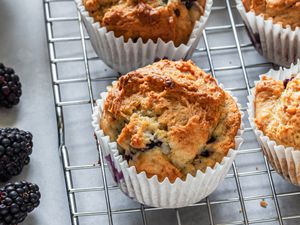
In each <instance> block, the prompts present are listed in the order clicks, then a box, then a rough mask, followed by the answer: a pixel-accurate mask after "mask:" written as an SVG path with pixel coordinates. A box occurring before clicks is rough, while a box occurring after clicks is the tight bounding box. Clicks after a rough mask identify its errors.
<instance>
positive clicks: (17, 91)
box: [0, 63, 22, 108]
mask: <svg viewBox="0 0 300 225" xmlns="http://www.w3.org/2000/svg"><path fill="white" fill-rule="evenodd" d="M21 86H22V85H21V83H20V80H19V76H18V75H16V74H15V71H14V70H13V69H12V68H9V67H5V66H4V65H3V63H0V106H3V107H6V108H11V107H12V106H13V105H17V104H18V103H19V101H20V97H21V95H22V89H21Z"/></svg>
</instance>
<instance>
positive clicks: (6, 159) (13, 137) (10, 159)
mask: <svg viewBox="0 0 300 225" xmlns="http://www.w3.org/2000/svg"><path fill="white" fill-rule="evenodd" d="M32 146H33V143H32V134H31V133H30V132H27V131H23V130H19V129H17V128H0V181H7V180H9V179H10V178H11V177H12V176H16V175H18V174H20V173H21V171H22V169H23V167H24V165H27V164H28V163H29V155H30V154H31V153H32ZM0 225H1V223H0Z"/></svg>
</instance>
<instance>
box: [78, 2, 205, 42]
mask: <svg viewBox="0 0 300 225" xmlns="http://www.w3.org/2000/svg"><path fill="white" fill-rule="evenodd" d="M82 1H83V4H84V6H85V8H86V10H87V11H88V12H89V14H90V16H91V17H93V18H94V19H95V21H98V22H99V23H100V25H101V26H102V27H106V28H107V30H108V31H113V32H114V34H115V36H116V37H120V36H123V37H124V39H125V41H128V39H129V38H131V39H132V40H133V41H136V40H137V39H138V38H140V37H141V38H142V39H143V42H147V41H148V40H149V39H151V40H153V41H154V42H156V41H157V39H158V38H161V39H162V40H163V41H165V42H168V41H173V42H174V43H175V46H179V45H180V44H182V43H183V44H186V43H187V42H188V40H189V37H190V34H191V33H192V30H193V28H194V24H195V22H196V20H198V19H199V18H200V16H201V15H203V13H204V8H205V0H82Z"/></svg>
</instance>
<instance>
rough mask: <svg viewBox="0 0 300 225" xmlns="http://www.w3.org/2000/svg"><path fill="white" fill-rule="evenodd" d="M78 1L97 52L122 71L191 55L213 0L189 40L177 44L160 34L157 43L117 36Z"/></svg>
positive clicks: (115, 68)
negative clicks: (165, 40)
mask: <svg viewBox="0 0 300 225" xmlns="http://www.w3.org/2000/svg"><path fill="white" fill-rule="evenodd" d="M75 2H76V4H77V8H78V10H79V12H80V14H81V17H82V20H83V23H84V25H85V27H86V30H87V32H88V34H89V36H90V40H91V43H92V46H93V48H94V50H95V52H96V54H97V55H98V56H99V58H100V59H101V60H103V61H104V62H105V63H106V64H107V65H108V66H109V67H111V68H113V69H114V70H116V71H118V72H120V73H122V74H125V73H127V72H129V71H132V70H134V69H137V68H140V67H143V66H146V65H148V64H151V63H153V62H154V61H155V60H157V59H162V58H168V59H171V60H179V59H189V58H190V57H191V55H192V54H193V52H194V50H195V49H196V47H197V45H198V42H199V40H200V37H201V34H202V31H203V29H204V26H205V24H206V21H207V19H208V16H209V14H210V12H211V7H212V4H213V0H207V1H206V5H205V12H204V14H203V16H201V18H200V20H199V21H197V22H196V23H195V26H194V29H193V32H192V34H191V36H190V39H189V41H188V43H187V44H181V45H180V46H178V47H176V46H175V45H174V42H173V41H169V42H164V41H163V40H161V39H160V38H159V39H158V40H157V43H154V42H153V41H152V40H148V41H147V42H146V43H143V40H142V39H141V38H139V39H138V40H137V41H136V42H133V41H132V39H129V40H128V41H127V42H125V41H124V37H123V36H121V37H116V36H115V35H114V32H113V31H109V32H108V31H107V29H106V28H105V27H100V24H99V22H97V21H94V18H92V17H90V16H89V13H88V12H87V11H86V10H85V8H84V6H83V4H82V0H75ZM149 32H151V31H149ZM166 32H168V31H166Z"/></svg>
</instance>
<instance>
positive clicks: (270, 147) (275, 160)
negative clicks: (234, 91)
mask: <svg viewBox="0 0 300 225" xmlns="http://www.w3.org/2000/svg"><path fill="white" fill-rule="evenodd" d="M299 72H300V60H298V63H297V64H296V65H291V68H290V69H283V68H280V69H279V70H270V71H269V72H268V73H267V74H265V75H267V76H269V77H272V78H273V79H275V80H285V79H289V78H291V75H292V74H297V73H299ZM261 76H262V75H261ZM261 76H260V79H261ZM257 83H258V81H257V82H255V86H256V84H257ZM248 100H249V103H248V114H249V121H250V124H251V127H252V128H253V131H254V133H255V135H256V137H257V140H258V142H259V143H260V145H261V147H262V150H263V153H264V155H265V156H266V157H267V159H268V161H269V163H270V164H271V166H272V167H273V168H274V169H275V170H276V171H277V173H278V174H280V175H281V176H282V177H283V178H284V179H286V180H288V181H290V182H291V183H292V184H294V185H297V186H300V149H295V148H293V147H289V146H283V145H279V144H277V143H276V141H275V140H271V139H270V138H269V137H268V136H266V135H264V133H263V132H262V131H261V130H259V129H258V128H257V127H256V124H255V122H254V119H255V106H254V100H255V88H253V89H252V91H251V95H250V96H248Z"/></svg>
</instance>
